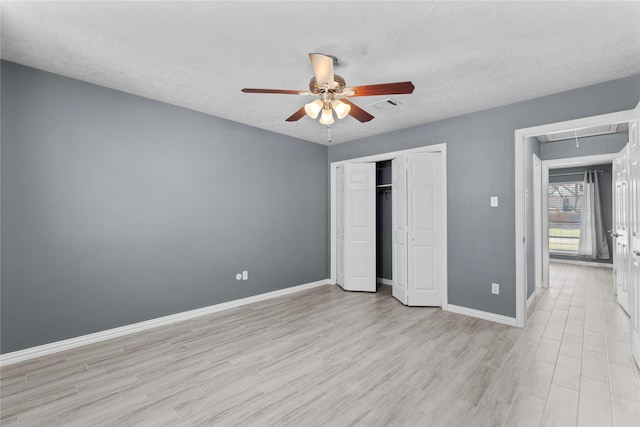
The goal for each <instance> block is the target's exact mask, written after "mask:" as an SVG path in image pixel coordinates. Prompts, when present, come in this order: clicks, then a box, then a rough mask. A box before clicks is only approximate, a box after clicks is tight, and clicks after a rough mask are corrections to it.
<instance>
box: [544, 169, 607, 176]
mask: <svg viewBox="0 0 640 427" xmlns="http://www.w3.org/2000/svg"><path fill="white" fill-rule="evenodd" d="M596 172H598V173H605V172H606V171H605V170H602V169H601V170H597V171H596ZM565 175H584V172H567V173H553V174H551V173H550V174H549V176H565Z"/></svg>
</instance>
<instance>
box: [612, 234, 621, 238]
mask: <svg viewBox="0 0 640 427" xmlns="http://www.w3.org/2000/svg"><path fill="white" fill-rule="evenodd" d="M611 237H620V234H618V233H611Z"/></svg>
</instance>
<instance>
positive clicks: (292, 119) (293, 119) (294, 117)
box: [285, 107, 307, 122]
mask: <svg viewBox="0 0 640 427" xmlns="http://www.w3.org/2000/svg"><path fill="white" fill-rule="evenodd" d="M305 114H307V113H306V112H305V111H304V107H302V108H301V109H299V110H298V111H296V112H295V113H293V114H292V115H290V116H289V117H288V118H287V120H285V121H287V122H296V121H298V120H300V119H301V118H303V117H304V116H305Z"/></svg>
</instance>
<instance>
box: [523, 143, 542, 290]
mask: <svg viewBox="0 0 640 427" xmlns="http://www.w3.org/2000/svg"><path fill="white" fill-rule="evenodd" d="M524 153H525V154H524V155H525V162H524V165H525V188H526V197H525V220H526V224H527V237H526V239H527V242H526V251H527V298H529V297H530V296H531V294H533V292H534V291H535V290H536V273H538V274H542V272H536V269H535V262H536V259H535V254H536V252H535V236H534V232H533V230H534V209H533V155H534V154H535V155H536V156H538V157H540V142H539V141H538V139H537V138H527V139H526V140H525V148H524ZM538 238H540V237H538Z"/></svg>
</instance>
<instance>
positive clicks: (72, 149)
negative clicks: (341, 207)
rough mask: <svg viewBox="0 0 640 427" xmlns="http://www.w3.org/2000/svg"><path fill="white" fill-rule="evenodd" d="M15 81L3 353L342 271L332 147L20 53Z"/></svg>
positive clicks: (8, 91) (7, 116)
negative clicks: (331, 242)
mask: <svg viewBox="0 0 640 427" xmlns="http://www.w3.org/2000/svg"><path fill="white" fill-rule="evenodd" d="M1 90H2V92H1V93H2V105H1V108H2V116H1V119H2V133H1V137H2V164H1V173H2V176H1V178H2V200H1V202H2V208H3V211H2V223H1V226H2V241H1V245H2V250H1V254H2V259H1V261H2V286H1V292H2V304H1V311H2V313H1V321H2V329H1V335H2V341H1V347H2V348H1V351H2V353H6V352H11V351H15V350H19V349H24V348H27V347H31V346H36V345H40V344H45V343H49V342H53V341H57V340H62V339H66V338H70V337H74V336H79V335H82V334H88V333H92V332H96V331H101V330H105V329H109V328H114V327H118V326H122V325H127V324H131V323H134V322H140V321H144V320H148V319H151V318H156V317H159V316H164V315H169V314H173V313H178V312H182V311H185V310H190V309H195V308H199V307H204V306H208V305H211V304H217V303H221V302H224V301H229V300H234V299H238V298H243V297H247V296H251V295H256V294H260V293H264V292H268V291H273V290H276V289H282V288H287V287H290V286H293V285H299V284H303V283H309V282H313V281H317V280H321V279H326V278H327V277H328V256H327V254H328V245H327V235H328V215H327V205H328V198H327V194H328V191H327V188H328V182H327V176H328V175H327V169H326V165H327V148H326V147H325V146H322V145H318V144H314V143H310V142H306V141H301V140H297V139H294V138H290V137H286V136H282V135H278V134H275V133H270V132H266V131H263V130H259V129H256V128H252V127H248V126H244V125H240V124H237V123H234V122H230V121H226V120H222V119H219V118H215V117H211V116H207V115H204V114H200V113H197V112H194V111H190V110H186V109H182V108H178V107H175V106H171V105H167V104H162V103H159V102H155V101H151V100H148V99H144V98H140V97H136V96H133V95H129V94H125V93H122V92H117V91H114V90H110V89H106V88H103V87H98V86H94V85H91V84H87V83H83V82H80V81H77V80H72V79H69V78H65V77H61V76H57V75H54V74H49V73H46V72H42V71H38V70H34V69H31V68H27V67H23V66H20V65H16V64H13V63H9V62H2V87H1ZM241 270H249V280H248V281H236V280H235V274H236V273H237V272H239V271H241Z"/></svg>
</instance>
